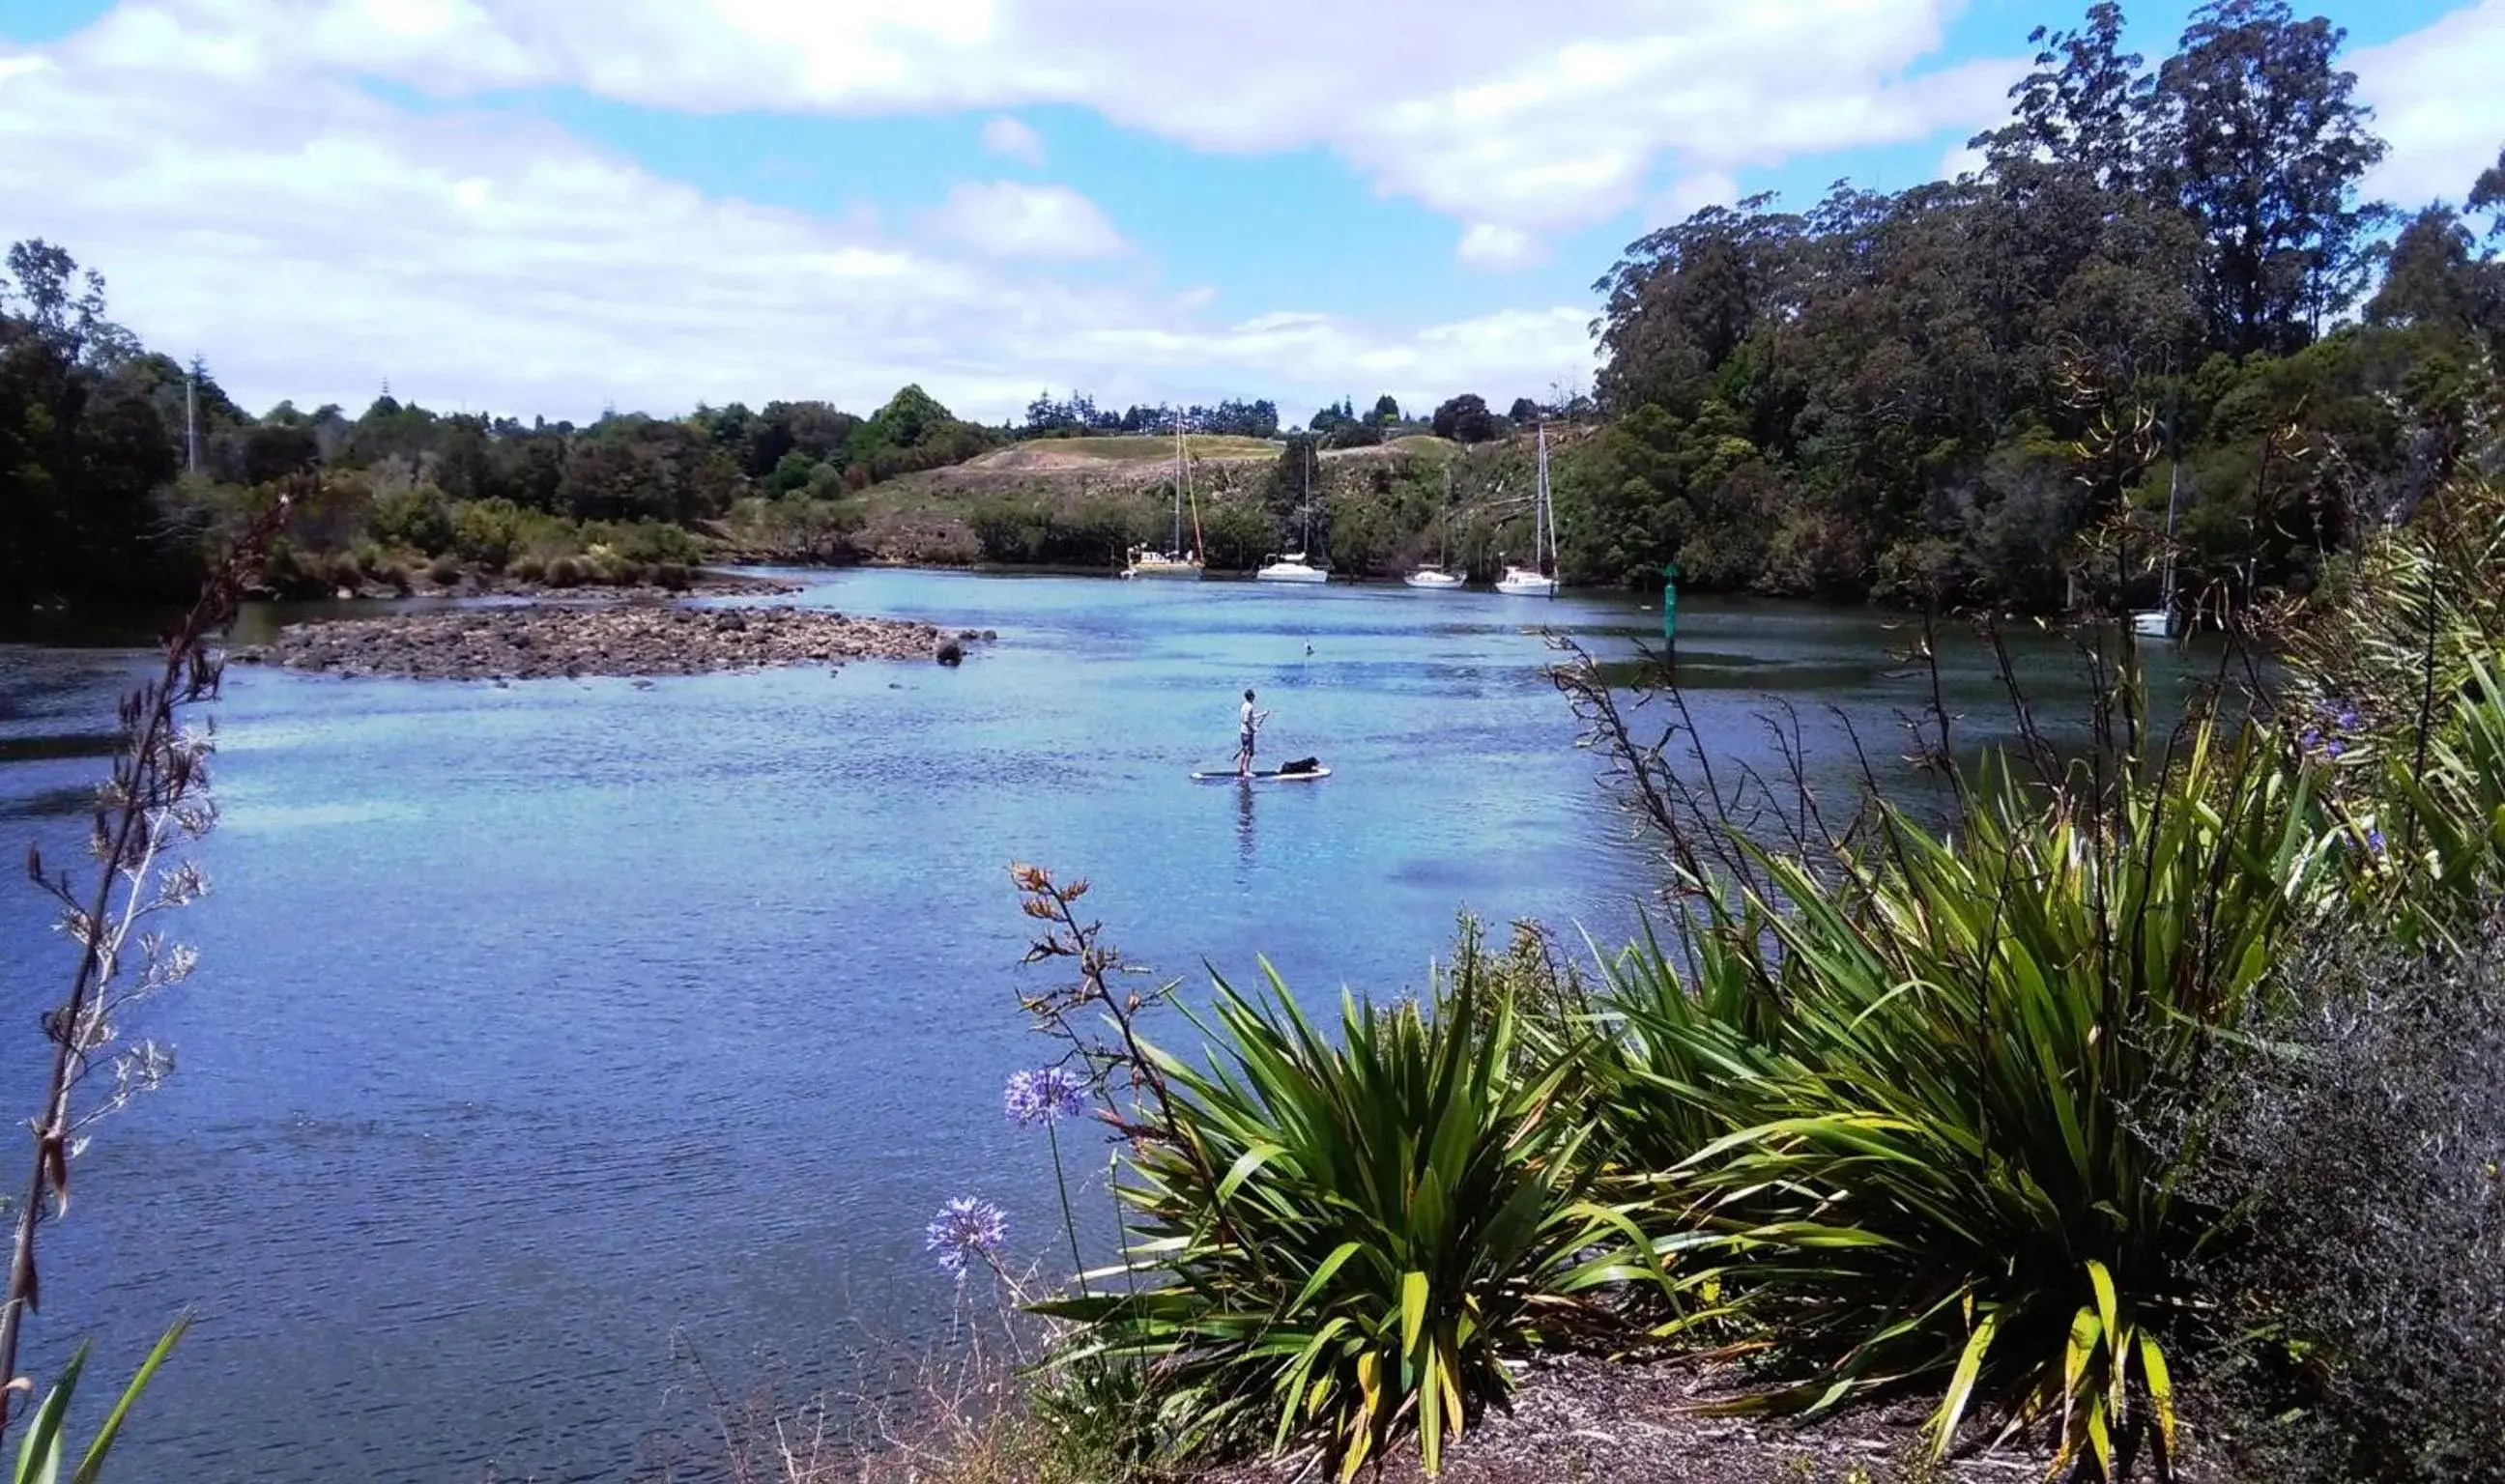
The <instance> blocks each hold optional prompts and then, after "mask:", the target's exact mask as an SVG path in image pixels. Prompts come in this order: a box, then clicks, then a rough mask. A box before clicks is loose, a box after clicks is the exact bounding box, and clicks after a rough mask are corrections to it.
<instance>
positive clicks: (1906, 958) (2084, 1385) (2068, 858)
mask: <svg viewBox="0 0 2505 1484" xmlns="http://www.w3.org/2000/svg"><path fill="white" fill-rule="evenodd" d="M2317 817H2318V813H2317V811H2315V810H2314V809H2313V808H2312V807H2311V800H2310V798H2309V796H2308V791H2307V782H2306V775H2304V774H2303V773H2294V774H2291V773H2290V772H2289V771H2287V770H2286V769H2284V768H2283V767H2281V766H2280V765H2279V760H2278V758H2277V756H2276V753H2275V752H2274V751H2273V750H2272V749H2271V748H2270V747H2269V746H2268V745H2267V743H2266V742H2265V741H2264V740H2263V739H2261V738H2259V737H2257V736H2251V735H2248V736H2247V738H2246V740H2245V742H2242V743H2234V742H2227V741H2226V740H2225V739H2224V738H2223V737H2222V736H2221V734H2220V733H2219V732H2218V730H2217V729H2216V728H2215V727H2214V725H2211V724H2206V723H2204V724H2202V725H2199V726H2197V727H2195V728H2194V729H2193V730H2192V732H2191V734H2190V740H2189V741H2188V742H2186V743H2185V745H2184V747H2183V749H2182V750H2181V752H2180V754H2179V755H2177V756H2175V757H2173V758H2172V759H2170V763H2169V766H2168V767H2167V768H2166V770H2165V772H2164V774H2163V776H2162V777H2161V778H2160V779H2159V780H2157V781H2154V782H2145V783H2135V784H2133V785H2131V786H2130V787H2128V788H2126V789H2125V790H2124V791H2123V793H2122V796H2121V797H2120V798H2119V799H2118V800H2116V801H2114V802H2112V803H2111V804H2109V805H2107V806H2104V807H2094V806H2092V805H2091V804H2089V803H2087V802H2084V801H2082V800H2080V799H2078V798H2074V797H2068V796H2064V797H2061V798H2057V799H2055V800H2053V801H2052V802H2050V803H2041V802H2038V801H2037V800H2036V799H2035V798H2033V797H2032V796H2030V795H2029V793H2027V792H2026V791H2025V790H2024V788H2022V786H2021V785H2020V784H2018V783H2017V782H2016V781H2014V780H2013V779H2011V778H2010V777H2008V776H2007V775H2006V774H2005V773H1995V774H1993V775H1991V776H1989V777H1988V780H1987V782H1986V784H1985V785H1984V786H1983V787H1982V788H1981V789H1980V790H1979V791H1978V792H1977V793H1976V794H1975V795H1974V796H1972V797H1970V798H1969V799H1968V800H1967V807H1966V810H1965V818H1964V820H1963V823H1962V825H1961V827H1960V831H1959V834H1958V837H1956V838H1955V840H1954V841H1952V840H1950V839H1947V838H1943V837H1940V836H1937V835H1934V834H1932V833H1930V832H1928V831H1926V830H1924V829H1923V828H1921V827H1920V826H1918V825H1916V824H1915V823H1914V822H1912V821H1911V820H1909V819H1907V818H1906V817H1904V816H1903V815H1902V814H1900V813H1895V812H1892V811H1889V812H1887V813H1886V814H1885V815H1884V819H1883V824H1884V829H1885V846H1884V847H1883V848H1881V849H1878V850H1875V851H1873V852H1872V853H1870V854H1869V855H1868V856H1867V857H1866V858H1863V859H1859V860H1856V861H1854V862H1852V864H1851V869H1850V871H1849V873H1848V875H1847V876H1846V878H1845V879H1844V880H1842V881H1841V883H1836V882H1821V881H1820V880H1818V879H1817V877H1816V876H1814V875H1813V874H1812V872H1811V871H1810V869H1809V868H1808V866H1807V865H1805V864H1804V863H1803V862H1801V861H1800V860H1798V859H1791V858H1781V857H1775V856H1772V855H1761V856H1760V859H1761V860H1762V862H1763V864H1764V867H1765V870H1766V872H1767V874H1768V876H1769V877H1770V879H1771V880H1772V881H1773V883H1774V886H1773V890H1774V893H1775V895H1774V897H1773V898H1771V899H1770V898H1768V897H1766V896H1760V895H1755V894H1751V895H1749V896H1748V897H1746V899H1745V900H1744V901H1743V902H1742V903H1741V904H1740V905H1737V906H1729V907H1715V908H1711V909H1709V910H1708V912H1707V915H1705V916H1704V917H1703V918H1702V919H1701V920H1699V921H1698V922H1697V923H1695V924H1694V925H1693V929H1694V930H1693V931H1692V932H1691V933H1690V935H1689V940H1688V949H1689V950H1690V952H1691V953H1692V954H1693V963H1694V967H1693V968H1692V970H1691V971H1690V972H1689V973H1688V974H1686V975H1683V976H1682V975H1679V974H1677V973H1676V972H1675V971H1673V970H1672V969H1671V968H1670V966H1669V965H1668V964H1667V963H1666V962H1658V961H1656V962H1655V963H1653V964H1651V965H1650V966H1649V969H1648V972H1646V973H1643V974H1640V975H1639V974H1629V973H1624V972H1622V973H1621V975H1620V984H1621V991H1622V997H1621V1007H1622V1009H1623V1011H1624V1013H1625V1015H1626V1016H1627V1018H1628V1020H1629V1022H1630V1024H1631V1025H1632V1026H1633V1031H1632V1034H1631V1037H1630V1040H1629V1042H1628V1043H1627V1045H1628V1047H1629V1050H1627V1051H1626V1052H1625V1053H1624V1054H1625V1056H1626V1057H1627V1059H1628V1062H1629V1069H1628V1071H1627V1073H1626V1075H1625V1076H1624V1077H1623V1078H1622V1079H1621V1080H1620V1084H1619V1093H1620V1095H1619V1100H1618V1104H1617V1108H1616V1110H1615V1111H1616V1113H1617V1119H1616V1120H1615V1122H1618V1123H1619V1124H1620V1126H1619V1128H1618V1129H1617V1131H1616V1133H1617V1137H1619V1138H1620V1139H1622V1140H1626V1141H1629V1142H1632V1143H1636V1144H1638V1145H1639V1147H1641V1145H1642V1144H1643V1143H1644V1142H1645V1141H1646V1140H1647V1139H1648V1141H1649V1144H1650V1147H1651V1148H1652V1149H1654V1150H1657V1151H1658V1152H1659V1153H1658V1154H1657V1155H1656V1156H1655V1160H1656V1163H1655V1168H1659V1167H1660V1165H1659V1163H1658V1161H1659V1160H1661V1159H1665V1158H1667V1157H1668V1156H1671V1155H1675V1154H1676V1152H1677V1151H1678V1150H1679V1149H1680V1148H1681V1147H1691V1148H1693V1153H1692V1154H1691V1155H1689V1156H1687V1157H1686V1158H1685V1159H1684V1160H1683V1161H1682V1162H1680V1163H1678V1164H1676V1166H1672V1167H1671V1171H1670V1173H1671V1175H1672V1179H1671V1181H1670V1184H1669V1189H1668V1190H1667V1191H1663V1192H1661V1193H1660V1194H1659V1195H1658V1196H1657V1199H1656V1205H1655V1207H1654V1210H1655V1212H1656V1217H1655V1220H1656V1221H1657V1222H1658V1223H1660V1226H1661V1229H1662V1230H1663V1231H1664V1232H1665V1234H1664V1235H1663V1236H1661V1237H1660V1238H1659V1239H1658V1240H1657V1242H1656V1244H1655V1251H1656V1253H1657V1255H1658V1256H1659V1257H1661V1258H1662V1259H1663V1260H1665V1261H1666V1262H1667V1263H1669V1264H1670V1265H1671V1268H1672V1271H1673V1272H1674V1274H1675V1276H1676V1283H1675V1288H1676V1291H1677V1292H1679V1293H1680V1294H1704V1293H1708V1292H1712V1293H1718V1294H1723V1295H1725V1296H1727V1297H1729V1298H1731V1299H1732V1300H1733V1301H1735V1302H1736V1303H1737V1304H1739V1305H1740V1307H1741V1310H1742V1312H1744V1313H1745V1314H1746V1315H1747V1316H1748V1317H1749V1318H1751V1319H1753V1320H1755V1321H1758V1322H1760V1323H1762V1324H1764V1325H1765V1326H1766V1327H1767V1329H1768V1331H1769V1332H1770V1333H1772V1334H1773V1335H1774V1336H1776V1338H1777V1339H1778V1341H1779V1343H1780V1344H1781V1345H1782V1347H1783V1348H1784V1350H1785V1351H1786V1352H1787V1353H1788V1354H1789V1356H1790V1357H1791V1358H1792V1360H1793V1361H1794V1362H1795V1363H1800V1364H1802V1365H1804V1366H1806V1367H1807V1370H1808V1374H1807V1377H1806V1379H1805V1380H1804V1381H1803V1383H1802V1385H1801V1386H1800V1388H1799V1389H1798V1390H1796V1391H1794V1392H1791V1393H1788V1394H1786V1396H1785V1397H1784V1398H1782V1399H1786V1400H1789V1401H1791V1402H1794V1403H1797V1404H1812V1405H1823V1404H1826V1403H1829V1402H1832V1401H1834V1400H1836V1399H1839V1398H1843V1397H1846V1396H1851V1395H1853V1394H1856V1393H1862V1392H1868V1391H1872V1390H1875V1389H1879V1388H1883V1387H1888V1386H1893V1385H1897V1384H1904V1383H1917V1382H1919V1383H1923V1384H1927V1385H1930V1386H1933V1387H1936V1388H1938V1389H1939V1392H1940V1394H1941V1400H1940V1403H1939V1407H1938V1410H1937V1412H1936V1413H1935V1415H1934V1418H1933V1428H1934V1432H1935V1442H1936V1443H1937V1445H1938V1446H1939V1447H1940V1448H1942V1449H1945V1448H1946V1447H1947V1445H1948V1443H1949V1442H1950V1440H1951V1439H1952V1437H1953V1436H1954V1434H1955V1433H1956V1432H1957V1429H1958V1424H1959V1422H1960V1421H1961V1419H1962V1418H1963V1417H1964V1416H1965V1415H1966V1413H1967V1411H1968V1408H1969V1404H1970V1403H1971V1402H1974V1401H1976V1400H1979V1399H1980V1400H1988V1401H1989V1402H1991V1403H1993V1404H1994V1405H1995V1406H1997V1407H1998V1408H2000V1409H2002V1410H2003V1411H2004V1412H2005V1413H2006V1414H2007V1415H2011V1416H2014V1417H2018V1418H2055V1419H2058V1420H2059V1425H2060V1428H2061V1434H2062V1448H2063V1456H2064V1458H2065V1459H2067V1458H2070V1457H2072V1456H2074V1455H2079V1454H2085V1455H2087V1456H2090V1457H2092V1458H2093V1459H2094V1461H2095V1463H2096V1465H2097V1466H2098V1467H2100V1468H2102V1469H2104V1470H2105V1472H2106V1474H2107V1476H2109V1477H2110V1476H2112V1475H2113V1473H2114V1470H2115V1468H2116V1456H2117V1453H2118V1452H2119V1453H2120V1454H2121V1455H2122V1456H2123V1457H2124V1459H2125V1461H2126V1462H2127V1460H2128V1456H2129V1454H2130V1452H2131V1451H2132V1449H2133V1448H2134V1446H2135V1444H2136V1442H2137V1441H2138V1439H2139V1437H2140V1436H2141V1430H2142V1425H2143V1424H2144V1423H2146V1422H2148V1421H2151V1420H2153V1421H2155V1422H2156V1423H2157V1425H2158V1427H2159V1430H2160V1432H2163V1433H2165V1434H2166V1435H2167V1436H2168V1437H2169V1438H2170V1436H2171V1432H2172V1413H2171V1387H2170V1372H2169V1370H2168V1368H2167V1365H2166V1356H2165V1354H2164V1351H2163V1350H2162V1349H2161V1343H2160V1338H2159V1330H2160V1329H2163V1328H2164V1327H2165V1325H2166V1324H2167V1322H2168V1321H2169V1319H2170V1317H2171V1316H2172V1315H2174V1314H2176V1313H2178V1312H2180V1310H2181V1309H2182V1307H2183V1306H2184V1305H2186V1304H2187V1303H2189V1302H2191V1301H2192V1300H2193V1298H2194V1297H2195V1294H2193V1293H2192V1291H2191V1288H2190V1280H2189V1279H2188V1277H2187V1274H2186V1271H2185V1263H2186V1261H2187V1260H2188V1259H2189V1258H2190V1257H2191V1256H2192V1254H2193V1252H2194V1251H2195V1249H2196V1248H2197V1247H2198V1246H2199V1245H2200V1243H2201V1242H2202V1241H2203V1240H2204V1238H2205V1236H2207V1235H2208V1233H2209V1232H2210V1230H2211V1229H2212V1226H2213V1224H2214V1220H2215V1215H2216V1213H2215V1212H2214V1210H2212V1209H2211V1208H2208V1207H2206V1206H2205V1205H2203V1204H2201V1203H2199V1202H2195V1201H2189V1200H2182V1199H2178V1198H2177V1197H2176V1195H2175V1193H2174V1189H2173V1180H2172V1169H2171V1167H2170V1161H2169V1159H2168V1157H2167V1156H2166V1154H2165V1152H2164V1151H2162V1150H2159V1149H2156V1148H2153V1147H2151V1145H2150V1142H2149V1141H2148V1139H2147V1138H2146V1136H2145V1134H2144V1133H2143V1132H2142V1131H2141V1130H2140V1129H2139V1128H2137V1127H2136V1126H2135V1123H2134V1121H2133V1117H2132V1115H2133V1110H2134V1109H2135V1108H2136V1107H2138V1106H2140V1105H2141V1104H2142V1103H2144V1102H2146V1101H2148V1100H2150V1099H2153V1098H2157V1097H2160V1096H2163V1095H2166V1094H2168V1093H2170V1091H2171V1090H2172V1089H2174V1088H2176V1087H2180V1086H2182V1085H2183V1084H2184V1083H2185V1082H2186V1081H2187V1080H2189V1079H2191V1078H2192V1077H2193V1076H2194V1075H2195V1074H2196V1071H2197V1068H2198V1067H2199V1066H2200V1065H2201V1064H2202V1063H2203V1061H2204V1058H2205V1057H2206V1056H2208V1055H2209V1054H2211V1053H2213V1051H2214V1044H2215V1030H2216V1028H2217V1027H2220V1026H2222V1025H2227V1024H2231V1023H2233V1022H2235V1021H2236V1020H2237V1019H2238V1018H2240V1016H2242V1015H2243V1014H2244V1013H2245V1011H2246V1010H2247V1008H2248V1007H2250V1006H2251V1005H2252V1004H2253V1003H2254V1002H2255V999H2256V997H2257V996H2258V995H2260V994H2261V993H2262V992H2263V991H2264V990H2265V988H2266V987H2267V986H2268V985H2269V984H2271V983H2272V976H2273V974H2274V972H2275V971H2276V969H2277V967H2278V964H2279V961H2280V959H2281V956H2282V954H2283V953H2284V952H2285V950H2286V948H2287V945H2288V944H2289V943H2290V941H2291V940H2292V938H2293V936H2294V934H2295V932H2296V930H2297V929H2298V928H2299V927H2300V926H2301V925H2303V923H2304V922H2305V921H2307V920H2308V916H2309V915H2310V914H2311V912H2312V911H2313V910H2314V907H2315V906H2316V904H2318V903H2319V902H2320V901H2321V900H2322V899H2323V888H2324V885H2325V872H2324V863H2325V858H2326V856H2327V855H2328V854H2329V853H2330V852H2329V847H2328V844H2327V841H2326V840H2325V839H2324V837H2323V836H2322V834H2321V833H2320V831H2319V829H2318V826H2317V825H2316V823H2315V822H2314V821H2315V820H2316V819H2317ZM1778 902H1780V904H1781V905H1780V907H1779V906H1778V905H1777V904H1778ZM1651 956H1652V957H1653V958H1654V959H1656V960H1658V959H1659V956H1660V955H1659V953H1658V950H1655V951H1654V952H1653V954H1652V955H1651ZM1674 981H1682V982H1684V983H1686V984H1691V985H1692V986H1693V991H1694V992H1693V994H1692V995H1690V996H1688V997H1686V998H1684V999H1681V998H1679V997H1677V996H1676V995H1673V994H1671V993H1668V992H1665V991H1664V990H1663V989H1662V988H1661V987H1660V986H1662V985H1666V984H1672V983H1673V982H1674ZM1646 1121H1650V1122H1653V1123H1655V1124H1657V1125H1658V1129H1657V1131H1653V1132H1650V1133H1649V1134H1648V1133H1647V1132H1646V1131H1645V1130H1643V1129H1642V1128H1641V1126H1640V1125H1641V1124H1642V1123H1643V1122H1646ZM1717 1130H1719V1131H1718V1132H1717ZM1700 1139H1702V1140H1703V1141H1704V1142H1702V1143H1701V1145H1699V1144H1698V1142H1697V1141H1699V1140H1700ZM1680 1264H1684V1265H1683V1266H1681V1265H1680Z"/></svg>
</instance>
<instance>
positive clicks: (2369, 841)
mask: <svg viewBox="0 0 2505 1484" xmlns="http://www.w3.org/2000/svg"><path fill="white" fill-rule="evenodd" d="M2366 848H2367V849H2369V850H2372V851H2374V852H2375V853H2376V854H2378V855H2381V854H2382V853H2383V832H2382V830H2373V829H2370V830H2368V831H2367V832H2366Z"/></svg>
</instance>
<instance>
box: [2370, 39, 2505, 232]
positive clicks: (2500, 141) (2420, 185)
mask: <svg viewBox="0 0 2505 1484" xmlns="http://www.w3.org/2000/svg"><path fill="white" fill-rule="evenodd" d="M2349 66H2350V67H2351V68H2352V69H2354V70H2355V72H2356V74H2357V95H2358V97H2359V98H2360V99H2361V100H2363V101H2364V102H2367V103H2369V104H2372V105H2373V106H2374V109H2375V129H2376V131H2377V132H2378V133H2380V134H2382V136H2383V138H2384V139H2385V140H2387V141H2389V142H2390V144H2391V147H2392V149H2391V154H2390V155H2386V156H2385V157H2384V160H2383V162H2382V164H2381V165H2379V166H2377V167H2376V169H2375V172H2374V174H2373V175H2371V176H2369V177H2368V178H2367V180H2366V185H2365V189H2366V193H2367V194H2368V195H2369V196H2374V197H2380V198H2382V199H2384V200H2388V201H2391V202H2392V203H2393V204H2395V205H2398V206H2401V207H2403V208H2409V207H2415V206H2419V205H2423V204H2424V203H2426V202H2428V201H2431V200H2434V199H2436V198H2438V197H2442V198H2444V199H2446V200H2449V201H2452V202H2454V203H2456V204H2458V203H2459V202H2460V200H2461V198H2462V197H2463V196H2465V195H2468V194H2469V193H2470V183H2471V182H2473V181H2475V180H2477V179H2478V178H2479V172H2480V171H2482V170H2484V169H2486V168H2487V167H2488V166H2489V165H2492V164H2494V163H2496V151H2497V148H2498V147H2499V146H2500V145H2505V83H2500V81H2499V79H2500V77H2505V0H2484V3H2482V4H2478V5H2472V6H2465V7H2463V8H2462V9H2460V10H2457V11H2454V12H2453V13H2452V14H2451V15H2449V16H2447V17H2444V18H2443V19H2441V20H2438V21H2437V22H2435V23H2434V24H2433V25H2430V26H2427V27H2425V28H2424V29H2422V30H2418V31H2414V32H2412V33H2410V34H2409V35H2407V36H2403V37H2400V38H2398V39H2397V40H2394V41H2390V42H2386V43H2384V44H2383V45H2382V46H2380V47H2369V48H2366V49H2364V50H2363V51H2360V52H2357V53H2356V54H2355V55H2354V56H2352V57H2350V58H2349Z"/></svg>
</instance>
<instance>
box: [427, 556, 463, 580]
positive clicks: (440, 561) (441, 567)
mask: <svg viewBox="0 0 2505 1484" xmlns="http://www.w3.org/2000/svg"><path fill="white" fill-rule="evenodd" d="M426 580H427V581H429V582H432V583H434V584H435V585H436V586H437V587H450V586H452V585H453V584H454V583H456V582H458V581H460V580H461V564H460V563H458V562H456V561H454V560H452V558H450V557H448V556H447V557H437V558H436V559H435V560H434V561H432V562H429V563H427V564H426Z"/></svg>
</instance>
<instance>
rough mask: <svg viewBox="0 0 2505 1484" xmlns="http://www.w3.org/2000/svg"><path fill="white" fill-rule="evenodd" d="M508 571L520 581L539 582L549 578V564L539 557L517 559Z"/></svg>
mask: <svg viewBox="0 0 2505 1484" xmlns="http://www.w3.org/2000/svg"><path fill="white" fill-rule="evenodd" d="M506 570H507V571H509V572H511V573H512V575H513V576H514V577H515V578H516V579H518V580H520V581H523V582H539V581H543V580H545V579H546V578H547V563H546V562H543V561H541V560H540V559H539V558H537V557H530V556H525V557H515V558H514V559H513V562H512V566H511V567H508V568H507V569H506Z"/></svg>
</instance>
